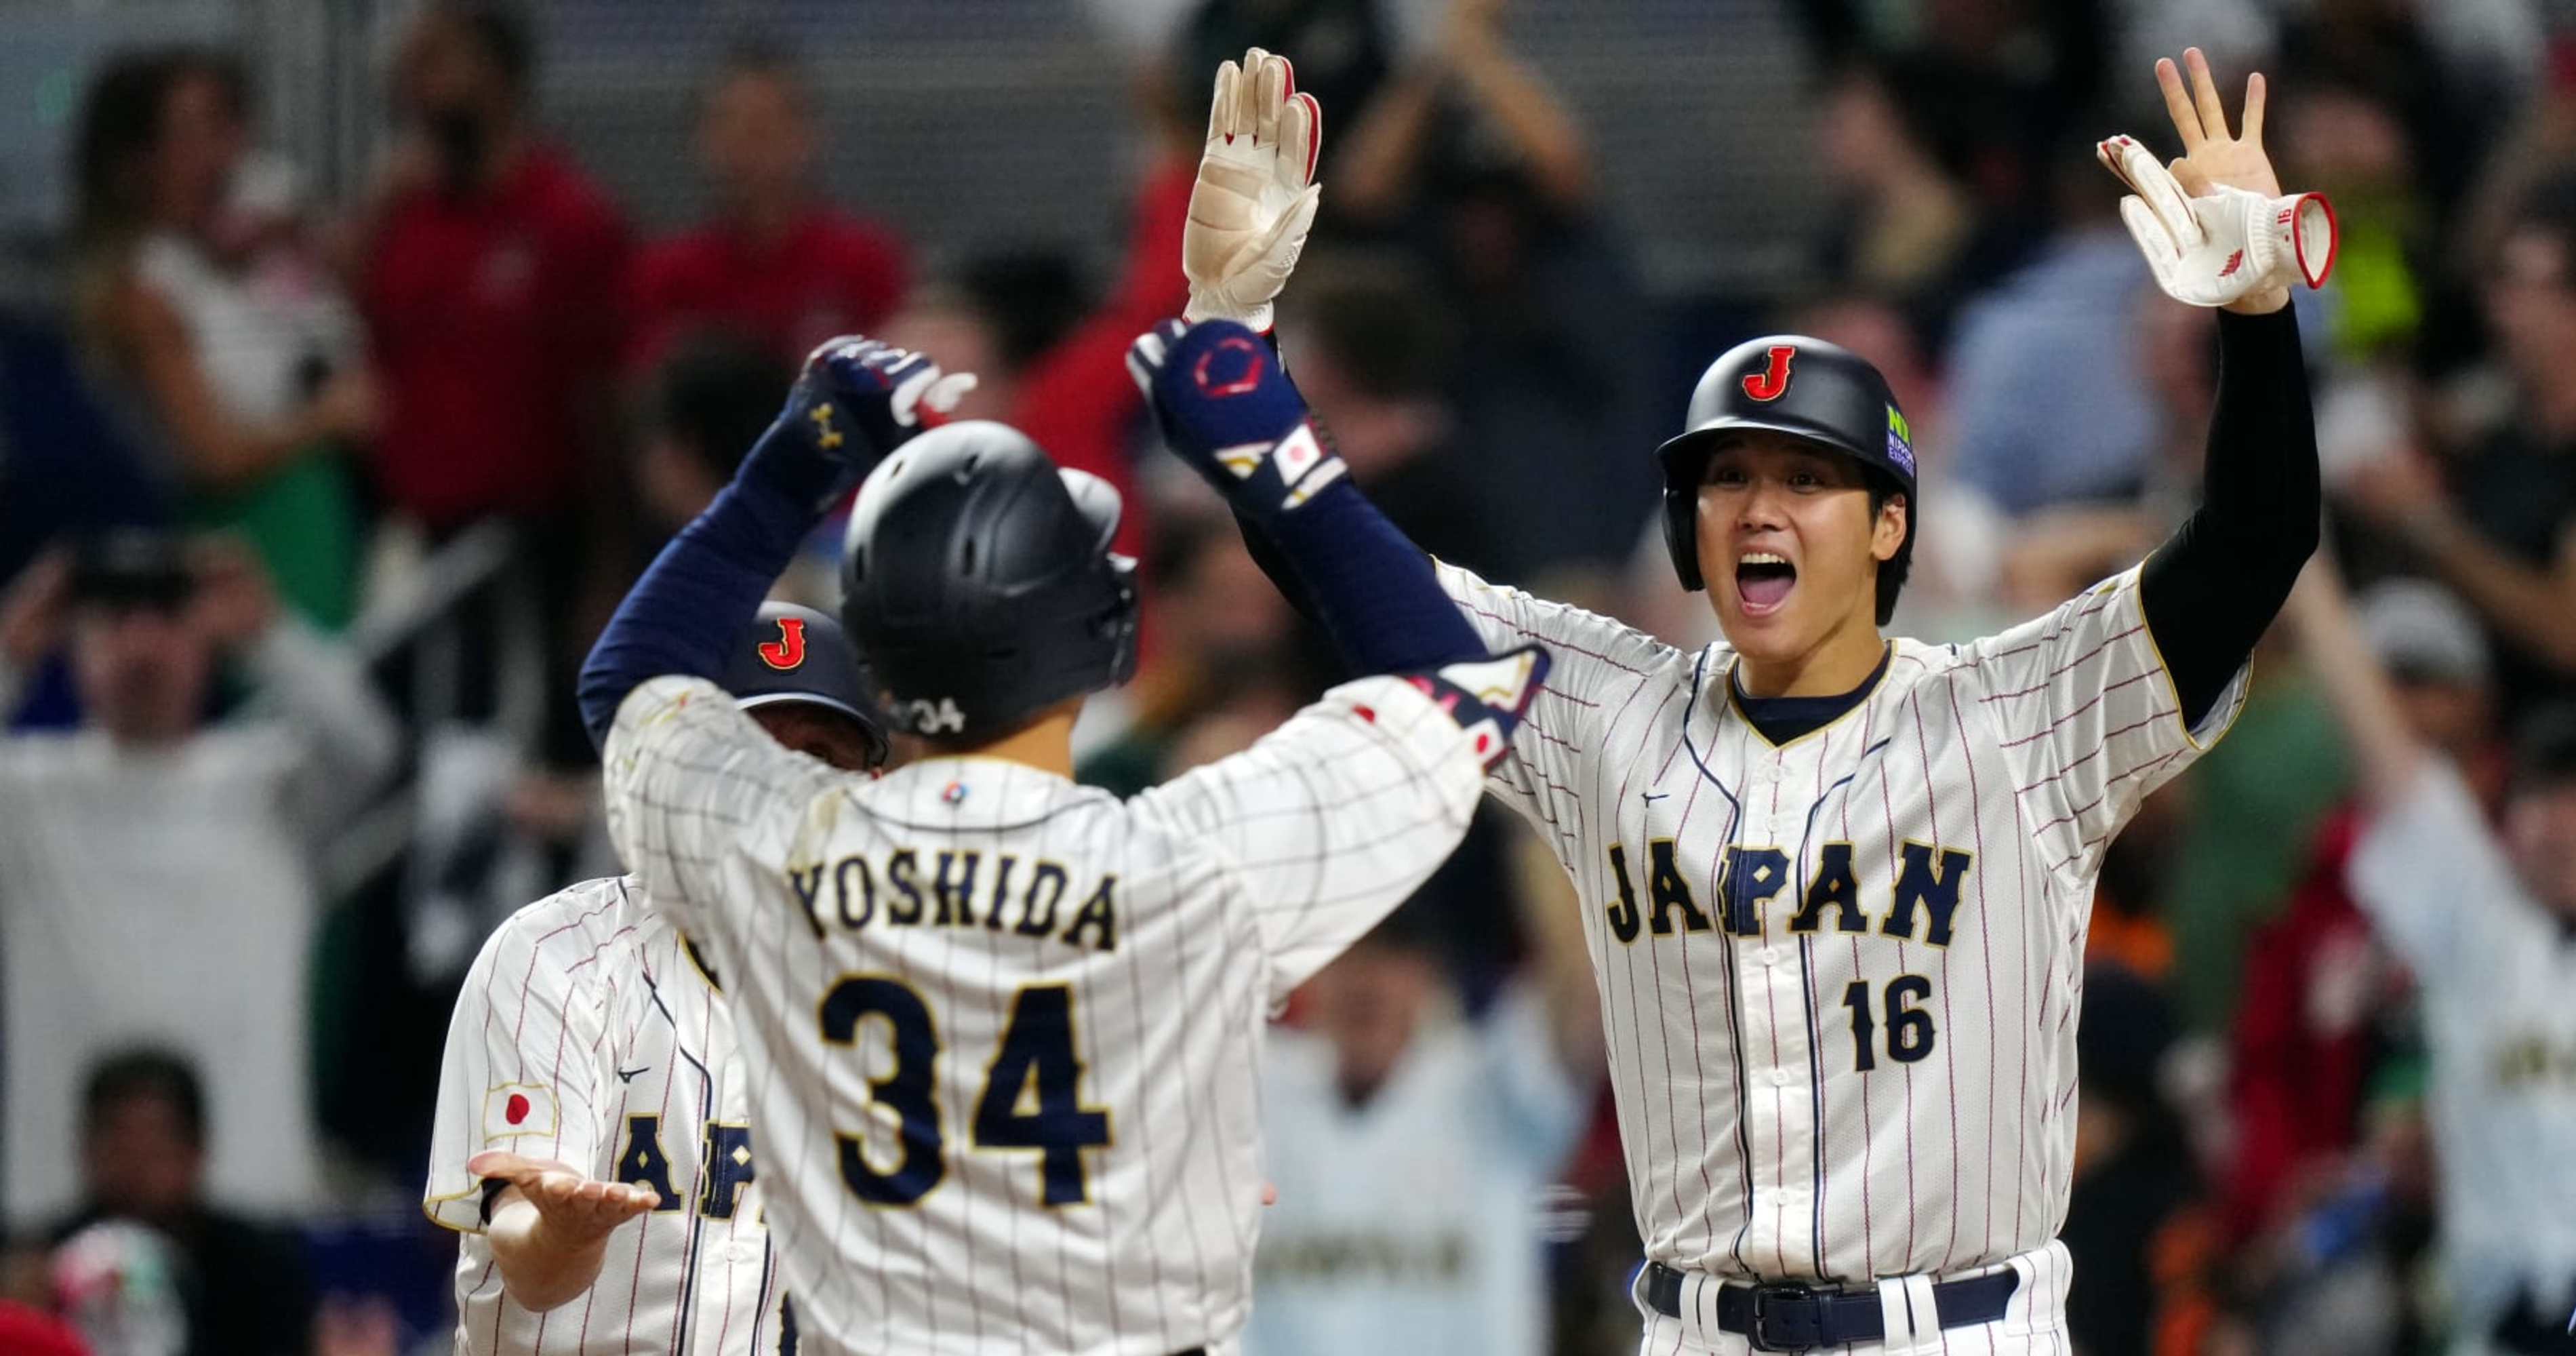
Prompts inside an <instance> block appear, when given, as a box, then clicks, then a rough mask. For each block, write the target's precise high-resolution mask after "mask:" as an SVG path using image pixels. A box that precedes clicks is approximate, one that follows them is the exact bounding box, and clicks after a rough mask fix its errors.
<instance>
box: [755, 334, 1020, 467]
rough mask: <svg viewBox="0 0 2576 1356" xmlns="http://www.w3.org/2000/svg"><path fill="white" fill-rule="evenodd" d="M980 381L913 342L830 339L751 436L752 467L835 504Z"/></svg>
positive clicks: (853, 336)
mask: <svg viewBox="0 0 2576 1356" xmlns="http://www.w3.org/2000/svg"><path fill="white" fill-rule="evenodd" d="M974 388H975V377H974V376H973V374H971V373H966V372H949V373H943V372H941V371H940V369H939V364H937V363H935V362H932V361H931V360H930V359H928V358H926V357H924V356H922V355H921V354H918V353H915V352H913V351H911V350H910V349H902V348H896V347H895V346H894V345H892V344H887V343H882V342H879V341H877V340H874V339H870V338H868V337H867V336H865V335H859V334H849V335H843V336H841V337H840V338H838V339H830V340H826V341H824V343H823V344H822V345H821V346H819V347H817V348H816V349H815V350H814V351H813V352H812V353H810V354H808V355H806V358H805V367H804V370H803V371H802V372H800V373H799V374H798V375H797V378H796V384H795V385H794V386H792V387H790V388H789V389H788V392H787V405H786V408H784V409H782V410H780V411H779V413H778V418H777V419H776V420H775V421H773V422H772V423H771V424H770V426H769V428H768V430H767V431H766V432H764V433H762V434H761V435H760V441H758V442H756V443H754V444H752V448H751V454H750V456H749V457H748V458H747V459H746V469H751V470H754V471H756V472H759V473H764V474H767V475H769V476H771V477H772V478H773V479H775V480H777V481H778V482H779V483H780V484H782V485H785V486H787V487H788V488H790V489H791V490H793V491H795V493H796V494H797V495H798V497H799V498H807V499H809V500H810V502H812V503H813V504H815V505H816V506H817V507H822V506H825V505H828V504H830V503H831V502H833V501H835V500H837V499H839V498H840V497H841V496H842V495H843V494H846V493H847V492H848V491H849V489H850V487H851V486H853V485H856V484H858V483H859V481H861V480H862V479H865V478H866V476H867V473H868V472H869V471H871V470H873V469H875V467H876V464H877V463H878V462H880V461H882V460H884V459H885V456H886V454H887V453H889V452H892V451H894V450H895V449H896V448H898V447H901V446H903V444H904V443H905V442H907V441H909V440H910V439H911V438H912V435H914V434H916V433H919V432H920V431H921V430H922V429H924V428H927V427H930V426H931V425H934V424H937V423H940V422H942V417H943V416H945V415H946V414H947V413H948V412H949V411H951V410H954V409H956V408H957V402H958V401H959V400H961V399H963V398H964V397H965V395H966V393H967V392H968V391H971V390H973V389H974Z"/></svg>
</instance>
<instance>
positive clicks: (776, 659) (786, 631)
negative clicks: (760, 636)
mask: <svg viewBox="0 0 2576 1356" xmlns="http://www.w3.org/2000/svg"><path fill="white" fill-rule="evenodd" d="M760 662H761V663H764V664H767V665H768V666H769V667H771V668H773V669H792V668H794V667H796V666H797V665H799V664H802V663H804V662H805V619H804V618H802V617H781V618H779V619H778V639H776V640H769V641H763V642H761V646H760Z"/></svg>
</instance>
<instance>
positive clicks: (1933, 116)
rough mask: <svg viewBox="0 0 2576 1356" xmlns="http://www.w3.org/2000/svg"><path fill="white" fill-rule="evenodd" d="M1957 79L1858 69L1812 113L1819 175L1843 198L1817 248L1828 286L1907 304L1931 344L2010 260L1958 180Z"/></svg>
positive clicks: (1827, 83) (1858, 64)
mask: <svg viewBox="0 0 2576 1356" xmlns="http://www.w3.org/2000/svg"><path fill="white" fill-rule="evenodd" d="M1959 76H1960V72H1957V71H1954V70H1948V69H1944V68H1941V67H1938V66H1935V65H1933V64H1932V63H1930V62H1928V61H1925V60H1922V59H1920V58H1915V59H1893V58H1880V59H1863V58H1854V59H1850V60H1847V61H1845V62H1844V63H1843V64H1841V65H1840V66H1838V67H1835V68H1832V69H1830V70H1829V71H1828V72H1827V73H1826V75H1825V78H1824V81H1823V84H1822V89H1821V93H1822V96H1823V97H1822V100H1821V102H1820V104H1819V105H1818V108H1817V134H1816V142H1817V150H1818V152H1819V155H1820V158H1821V161H1822V164H1821V168H1822V169H1823V171H1824V174H1825V178H1826V180H1827V182H1828V183H1830V184H1831V185H1832V187H1833V189H1834V191H1835V194H1836V198H1837V201H1836V204H1835V207H1834V211H1833V213H1832V216H1831V217H1830V219H1829V220H1830V224H1829V225H1828V226H1827V227H1826V229H1825V231H1824V233H1823V235H1822V237H1821V239H1820V242H1819V243H1820V249H1819V253H1820V255H1821V258H1822V262H1823V265H1824V271H1825V274H1826V276H1827V277H1828V278H1830V279H1832V280H1833V282H1834V283H1835V284H1836V285H1838V286H1844V287H1854V288H1858V289H1861V290H1864V291H1867V292H1871V293H1875V294H1877V295H1880V296H1887V297H1893V298H1896V299H1898V300H1900V301H1901V302H1902V303H1903V304H1904V306H1905V308H1906V311H1907V314H1908V318H1909V320H1911V321H1912V322H1913V323H1914V324H1916V325H1918V326H1920V327H1921V328H1922V332H1924V333H1926V334H1936V335H1937V334H1944V333H1947V332H1948V330H1949V327H1950V318H1951V314H1952V312H1953V311H1954V310H1956V308H1957V306H1958V304H1959V303H1960V301H1962V300H1964V298H1965V295H1966V292H1967V291H1968V289H1969V288H1971V287H1974V286H1976V285H1980V284H1982V283H1985V282H1988V281H1991V280H1992V278H1993V277H1994V275H1995V274H1997V273H1998V272H2000V271H2001V268H2002V266H2003V265H2004V264H2005V263H2006V262H2008V260H2009V252H2008V246H2007V244H2006V242H2005V241H2004V240H2003V239H2002V237H2001V236H2000V234H1999V233H1997V232H1995V231H1994V230H1992V229H1990V227H1989V223H1988V221H1987V219H1986V213H1985V209H1984V206H1983V204H1981V203H1979V202H1978V201H1977V199H1976V198H1975V197H1974V196H1973V195H1972V194H1971V193H1970V192H1969V190H1968V187H1967V185H1965V184H1964V183H1962V182H1960V180H1959V178H1958V177H1957V176H1958V171H1959V168H1960V161H1961V160H1962V159H1964V156H1965V148H1963V147H1961V146H1958V145H1956V144H1954V143H1955V142H1956V141H1957V140H1958V137H1957V135H1956V133H1957V131H1958V129H1957V125H1956V119H1955V112H1956V110H1955V108H1953V107H1952V105H1953V103H1954V101H1955V91H1956V90H1957V88H1958V85H1959V83H1960V81H1959ZM1945 113H1947V114H1949V115H1950V116H1945ZM1945 133H1948V134H1949V135H1944V134H1945Z"/></svg>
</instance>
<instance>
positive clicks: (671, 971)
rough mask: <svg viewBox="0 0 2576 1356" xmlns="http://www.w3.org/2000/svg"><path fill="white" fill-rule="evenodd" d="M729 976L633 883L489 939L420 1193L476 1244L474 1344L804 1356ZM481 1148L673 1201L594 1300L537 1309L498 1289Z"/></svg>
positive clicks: (491, 1354) (471, 1311) (469, 1271)
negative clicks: (766, 1194)
mask: <svg viewBox="0 0 2576 1356" xmlns="http://www.w3.org/2000/svg"><path fill="white" fill-rule="evenodd" d="M718 979H719V972H717V971H715V970H714V969H713V968H712V967H710V966H709V965H707V964H706V962H705V959H704V957H703V955H702V954H701V953H700V952H699V950H698V949H697V948H695V947H693V946H691V945H690V944H689V942H688V941H687V940H686V939H685V938H683V937H682V936H681V935H680V933H679V931H678V930H677V929H676V928H674V927H673V926H672V925H671V923H670V921H669V920H668V919H667V918H665V917H663V916H662V915H661V914H660V913H659V912H658V911H657V910H655V909H654V908H653V907H652V904H651V901H650V900H649V899H647V898H646V896H645V895H644V892H643V891H642V889H641V888H640V887H639V886H638V885H637V884H636V883H635V882H634V880H633V879H632V878H631V877H630V878H625V879H610V880H595V881H585V882H583V883H581V884H579V885H575V886H571V887H569V888H567V889H565V890H562V891H560V892H558V893H556V894H554V895H552V896H549V897H548V898H546V899H543V900H540V901H538V902H537V903H535V904H531V905H529V906H528V907H527V908H525V909H522V910H520V911H519V912H518V913H517V914H514V915H512V917H511V918H510V919H509V920H508V921H507V922H505V923H503V924H502V925H501V927H500V928H499V929H498V930H496V931H495V932H494V933H493V935H492V937H491V938H490V939H489V940H488V941H487V942H486V943H485V944H484V948H483V952H482V954H481V955H480V956H478V957H477V958H476V960H475V963H474V967H473V969H472V970H471V971H470V972H469V973H468V975H467V977H466V981H465V984H464V987H463V988H462V990H461V991H460V993H459V995H458V1000H457V1006H456V1013H455V1017H454V1018H453V1020H452V1022H451V1023H450V1027H449V1032H448V1042H447V1054H446V1063H445V1068H444V1070H443V1072H442V1074H441V1077H440V1082H439V1101H438V1115H437V1121H436V1126H435V1129H434V1131H433V1141H432V1149H431V1155H430V1175H429V1184H428V1188H427V1191H426V1193H425V1200H424V1204H425V1207H426V1208H427V1210H428V1211H429V1214H430V1217H431V1218H432V1219H433V1220H435V1221H437V1222H438V1223H440V1224H442V1225H445V1226H447V1227H449V1228H451V1229H455V1230H457V1231H459V1233H460V1234H461V1235H462V1237H461V1238H460V1240H459V1251H458V1259H457V1274H456V1296H457V1337H458V1343H459V1345H458V1349H459V1350H460V1351H462V1352H465V1353H468V1354H469V1356H607V1353H612V1352H614V1353H625V1352H630V1351H644V1350H650V1351H666V1352H673V1353H681V1354H682V1356H754V1354H755V1353H758V1354H767V1353H789V1352H794V1351H796V1350H797V1348H798V1339H797V1326H796V1318H795V1310H794V1305H793V1302H792V1301H791V1300H789V1299H788V1298H787V1297H786V1291H785V1287H784V1284H783V1278H782V1276H781V1274H780V1272H779V1270H778V1267H777V1265H776V1259H775V1257H774V1256H773V1255H772V1253H771V1250H770V1246H769V1231H768V1229H767V1227H766V1225H765V1223H764V1220H763V1211H762V1207H761V1199H760V1196H759V1193H758V1190H757V1187H756V1185H755V1184H756V1183H757V1181H758V1177H759V1159H758V1158H757V1157H756V1156H755V1152H754V1150H755V1143H756V1141H755V1138H754V1135H753V1131H752V1121H751V1103H750V1094H749V1090H748V1087H747V1085H746V1083H745V1081H744V1077H743V1071H742V1068H741V1066H740V1063H739V1061H738V1060H737V1058H736V1055H735V1052H734V1025H733V1019H732V1015H731V1012H730V1010H729V1008H728V1006H727V1004H726V1003H725V1001H724V995H723V993H722V990H721V987H720V985H719V983H718ZM485 1149H507V1150H510V1151H511V1152H514V1153H518V1154H522V1155H525V1156H528V1157H533V1158H550V1159H556V1160H559V1161H561V1162H563V1163H566V1164H568V1165H570V1166H571V1167H573V1168H575V1169H576V1170H578V1171H580V1172H581V1173H583V1174H584V1175H585V1176H588V1177H591V1178H594V1179H597V1180H603V1181H618V1182H626V1183H629V1184H633V1185H639V1186H649V1187H651V1188H653V1190H654V1192H655V1194H656V1195H658V1196H659V1197H660V1198H661V1203H660V1205H658V1206H657V1207H656V1208H655V1209H654V1211H653V1212H652V1213H650V1214H648V1215H646V1216H644V1217H643V1218H640V1219H635V1220H630V1221H627V1222H626V1223H625V1224H622V1225H620V1226H618V1228H617V1229H616V1230H615V1231H614V1232H613V1233H611V1234H610V1236H609V1242H608V1246H607V1253H606V1258H605V1260H604V1261H603V1262H602V1264H601V1267H600V1273H599V1279H598V1280H597V1282H595V1283H594V1284H593V1285H592V1286H591V1288H590V1290H589V1291H588V1292H587V1293H585V1294H583V1295H582V1296H580V1297H579V1298H577V1299H574V1300H573V1301H571V1302H570V1303H568V1304H566V1305H564V1306H563V1307H561V1308H559V1309H556V1310H553V1311H550V1312H547V1313H543V1314H538V1313H531V1312H529V1311H528V1310H527V1309H525V1308H523V1307H521V1306H520V1305H518V1304H517V1303H515V1302H513V1301H512V1300H511V1299H510V1298H509V1297H508V1296H507V1295H505V1294H504V1293H503V1291H502V1286H501V1277H500V1271H499V1268H498V1267H497V1266H496V1265H495V1264H494V1262H493V1259H492V1250H491V1247H490V1245H489V1244H488V1243H487V1242H486V1241H485V1239H484V1238H483V1235H482V1228H483V1212H484V1209H485V1203H486V1201H487V1200H488V1198H489V1195H488V1190H489V1189H488V1185H487V1184H486V1183H484V1182H482V1181H479V1180H477V1179H476V1178H475V1177H474V1176H473V1175H472V1174H471V1173H469V1172H467V1171H466V1168H465V1164H466V1161H467V1160H468V1159H470V1158H472V1157H473V1156H474V1155H475V1154H477V1153H480V1152H482V1151H483V1150H485Z"/></svg>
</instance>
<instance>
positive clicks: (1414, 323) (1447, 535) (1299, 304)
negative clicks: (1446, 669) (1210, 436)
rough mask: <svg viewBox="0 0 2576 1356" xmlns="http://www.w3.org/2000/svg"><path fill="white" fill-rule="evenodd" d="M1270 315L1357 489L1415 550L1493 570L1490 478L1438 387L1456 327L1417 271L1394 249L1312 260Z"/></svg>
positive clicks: (1480, 452)
mask: <svg viewBox="0 0 2576 1356" xmlns="http://www.w3.org/2000/svg"><path fill="white" fill-rule="evenodd" d="M1279 314H1280V319H1279V339H1280V349H1281V351H1282V352H1283V353H1285V354H1286V355H1287V361H1288V364H1289V368H1290V370H1291V371H1292V372H1293V373H1294V374H1295V376H1296V380H1297V387H1298V389H1299V390H1300V391H1302V392H1304V393H1305V396H1306V401H1307V403H1308V404H1309V405H1311V406H1312V407H1313V408H1314V411H1315V414H1316V417H1317V419H1318V420H1319V421H1320V422H1321V423H1323V424H1324V425H1325V426H1326V427H1328V428H1329V429H1331V431H1332V438H1333V443H1334V445H1335V446H1336V447H1337V448H1339V449H1340V451H1341V454H1342V459H1343V460H1344V461H1346V462H1348V463H1350V468H1351V476H1352V478H1353V479H1355V480H1357V481H1358V482H1359V485H1360V488H1361V489H1363V490H1366V491H1367V492H1368V496H1369V498H1370V500H1371V501H1373V502H1374V503H1376V504H1377V506H1378V507H1379V508H1380V509H1381V510H1383V511H1384V512H1385V514H1386V516H1387V518H1388V519H1389V520H1390V521H1392V522H1393V523H1394V524H1395V525H1396V526H1397V527H1399V528H1402V529H1403V530H1404V532H1405V533H1406V534H1407V535H1409V536H1411V537H1412V539H1413V540H1414V541H1415V542H1417V543H1419V544H1420V545H1421V547H1422V549H1423V550H1425V551H1427V552H1429V553H1431V554H1432V555H1434V556H1437V557H1438V558H1440V559H1442V560H1446V561H1452V562H1455V563H1457V564H1459V565H1463V566H1466V567H1467V568H1469V569H1474V570H1486V569H1491V568H1492V566H1491V565H1490V564H1488V563H1487V562H1489V561H1491V560H1492V559H1493V552H1494V551H1495V550H1496V545H1495V541H1494V535H1493V533H1494V526H1493V525H1494V521H1495V520H1494V519H1493V518H1492V517H1491V516H1490V509H1489V507H1488V504H1489V501H1490V499H1491V497H1492V495H1493V493H1494V491H1495V489H1496V488H1497V486H1496V481H1497V480H1498V478H1499V477H1498V474H1497V473H1496V472H1495V470H1494V469H1493V468H1492V467H1491V466H1489V465H1487V464H1486V459H1485V456H1484V453H1485V451H1486V450H1487V449H1484V448H1481V447H1479V448H1478V449H1477V451H1476V455H1474V456H1472V457H1471V456H1470V455H1469V454H1468V451H1467V448H1466V445H1465V444H1464V442H1463V441H1462V440H1461V438H1460V436H1459V432H1458V420H1457V416H1456V413H1455V412H1454V411H1453V410H1452V409H1451V407H1450V405H1449V403H1448V401H1447V399H1446V392H1447V379H1448V377H1449V374H1450V372H1451V370H1452V365H1453V364H1454V363H1455V361H1456V358H1457V352H1458V345H1459V340H1460V334H1459V332H1458V330H1457V328H1456V327H1455V326H1454V324H1453V323H1451V321H1450V318H1449V317H1448V316H1447V315H1446V314H1445V313H1444V312H1443V311H1442V310H1441V309H1440V307H1439V305H1438V304H1437V302H1436V301H1435V300H1434V299H1433V297H1432V295H1431V293H1430V292H1429V291H1428V289H1427V288H1426V287H1425V286H1424V284H1423V279H1422V277H1421V275H1420V273H1419V272H1417V271H1416V270H1415V269H1413V268H1412V267H1411V266H1410V265H1408V264H1407V263H1405V262H1404V261H1403V260H1402V259H1401V258H1398V257H1394V256H1384V255H1373V256H1366V257H1345V258H1340V259H1332V258H1325V259H1310V260H1309V261H1307V263H1306V264H1305V265H1304V267H1303V268H1302V269H1300V271H1299V274H1298V278H1297V286H1296V287H1295V288H1293V289H1291V290H1290V291H1289V292H1288V294H1287V295H1286V296H1284V297H1282V298H1281V299H1280V313H1279ZM1637 460H1638V461H1640V462H1643V461H1645V460H1646V458H1645V457H1643V456H1642V455H1641V456H1639V457H1638V458H1637ZM1587 474H1590V472H1587ZM1638 502H1641V503H1643V502H1647V501H1645V500H1640V501H1638Z"/></svg>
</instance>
